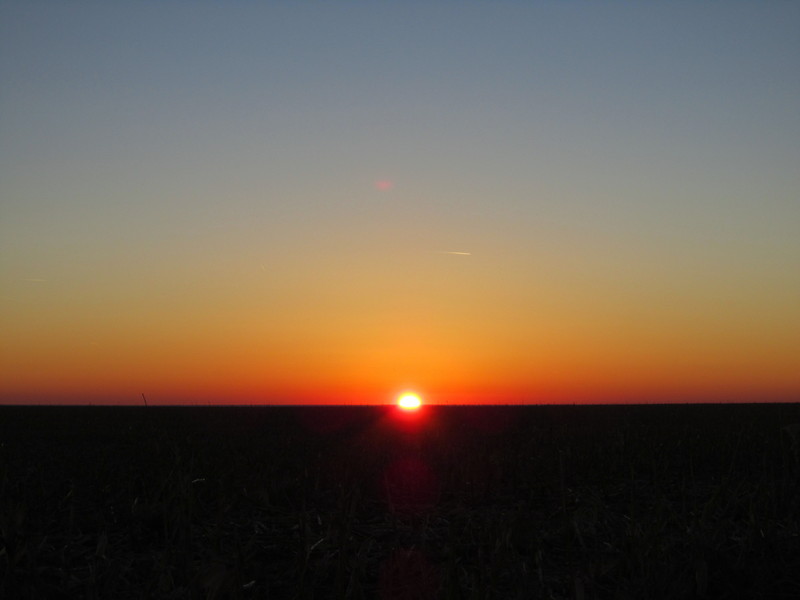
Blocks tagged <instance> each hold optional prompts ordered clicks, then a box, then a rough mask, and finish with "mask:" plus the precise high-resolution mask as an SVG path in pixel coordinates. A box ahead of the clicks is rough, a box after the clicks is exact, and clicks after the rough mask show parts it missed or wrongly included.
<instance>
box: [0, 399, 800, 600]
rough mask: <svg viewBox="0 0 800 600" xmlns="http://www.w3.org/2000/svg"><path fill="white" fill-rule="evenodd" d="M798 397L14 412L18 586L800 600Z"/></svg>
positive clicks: (6, 462)
mask: <svg viewBox="0 0 800 600" xmlns="http://www.w3.org/2000/svg"><path fill="white" fill-rule="evenodd" d="M790 423H800V405H698V406H684V405H681V406H628V407H623V406H605V407H601V406H586V407H513V408H512V407H502V408H490V407H483V408H468V407H450V408H438V407H428V408H426V409H424V410H423V411H422V412H421V413H420V414H418V415H415V416H401V415H399V414H398V413H397V412H396V410H395V409H394V408H383V407H381V408H375V407H372V408H152V407H151V408H147V409H145V408H97V407H85V408H55V407H31V408H18V407H0V442H1V443H2V447H0V486H1V487H0V527H2V531H0V533H1V534H2V546H0V579H1V580H2V588H0V596H2V597H4V598H67V597H69V598H120V599H123V598H209V599H211V598H453V599H456V598H464V599H472V598H476V599H477V598H501V599H507V598H577V599H581V598H620V599H623V598H630V599H644V598H703V597H707V598H800V465H799V464H798V455H797V451H798V447H797V446H796V445H795V446H793V445H792V437H791V435H790V433H789V432H788V431H785V430H782V427H783V426H785V425H788V424H790Z"/></svg>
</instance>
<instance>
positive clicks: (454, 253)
mask: <svg viewBox="0 0 800 600" xmlns="http://www.w3.org/2000/svg"><path fill="white" fill-rule="evenodd" d="M442 254H450V255H452V256H472V252H455V251H445V252H442Z"/></svg>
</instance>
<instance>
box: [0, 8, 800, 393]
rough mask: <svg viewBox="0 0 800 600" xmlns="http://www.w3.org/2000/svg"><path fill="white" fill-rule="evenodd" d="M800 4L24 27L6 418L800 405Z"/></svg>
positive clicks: (3, 246)
mask: <svg viewBox="0 0 800 600" xmlns="http://www.w3.org/2000/svg"><path fill="white" fill-rule="evenodd" d="M798 31H800V4H798V3H792V2H769V1H759V2H755V1H754V2H704V3H696V2H669V3H667V2H664V3H623V2H607V3H597V2H530V3H529V2H510V1H509V2H502V1H501V2H455V1H453V2H435V3H432V2H422V1H420V2H347V1H341V2H318V3H313V2H307V3H303V2H281V3H278V2H275V3H260V2H244V1H241V2H224V3H222V2H220V3H211V2H206V3H204V2H191V3H190V2H164V3H162V2H128V3H106V2H102V3H101V2H97V3H86V2H35V3H32V2H21V1H19V2H15V1H4V2H2V3H0V319H1V320H0V326H1V327H2V329H1V332H0V402H3V403H16V402H95V403H97V402H114V403H116V402H122V403H140V402H141V394H142V393H145V394H146V395H147V398H148V400H149V401H150V402H151V403H153V404H156V403H175V402H199V403H205V402H212V403H217V402H220V403H228V402H231V403H238V402H243V403H262V402H263V403H271V402H279V403H298V402H337V403H338V402H369V403H373V402H377V403H383V402H389V401H391V400H392V399H393V397H394V396H395V395H396V393H397V392H399V391H401V390H404V389H414V390H416V391H418V392H419V393H421V394H422V395H423V397H425V398H426V399H427V400H428V401H433V402H602V401H647V402H650V401H693V400H800V234H798V232H799V231H800V35H798Z"/></svg>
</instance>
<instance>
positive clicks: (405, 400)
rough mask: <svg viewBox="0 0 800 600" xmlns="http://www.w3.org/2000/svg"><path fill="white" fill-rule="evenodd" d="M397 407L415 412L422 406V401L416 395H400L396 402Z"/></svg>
mask: <svg viewBox="0 0 800 600" xmlns="http://www.w3.org/2000/svg"><path fill="white" fill-rule="evenodd" d="M397 406H398V407H399V408H401V409H402V410H417V409H418V408H419V407H420V406H422V400H421V399H420V397H419V396H418V395H417V394H402V395H401V396H400V398H398V400H397Z"/></svg>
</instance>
